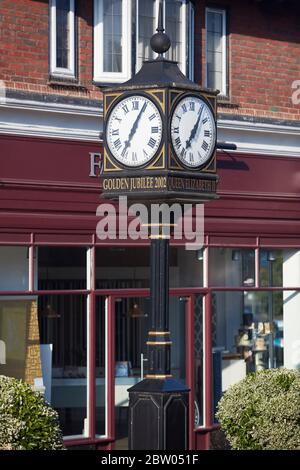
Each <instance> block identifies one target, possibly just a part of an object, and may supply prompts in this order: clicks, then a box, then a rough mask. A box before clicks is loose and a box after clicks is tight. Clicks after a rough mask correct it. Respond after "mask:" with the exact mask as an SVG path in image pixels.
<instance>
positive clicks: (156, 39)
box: [150, 1, 171, 59]
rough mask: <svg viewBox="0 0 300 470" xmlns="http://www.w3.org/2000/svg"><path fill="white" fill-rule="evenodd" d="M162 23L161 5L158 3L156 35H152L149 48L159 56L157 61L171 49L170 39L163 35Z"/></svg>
mask: <svg viewBox="0 0 300 470" xmlns="http://www.w3.org/2000/svg"><path fill="white" fill-rule="evenodd" d="M163 23H164V22H163V5H162V2H161V1H160V2H159V11H158V26H157V29H156V31H157V33H155V34H153V36H152V38H151V39H150V45H151V48H152V50H153V51H154V52H157V54H159V56H158V58H159V59H162V58H163V54H164V53H165V52H167V51H168V50H169V49H170V47H171V41H170V38H169V36H168V35H167V34H166V33H164V31H165V29H164V26H163Z"/></svg>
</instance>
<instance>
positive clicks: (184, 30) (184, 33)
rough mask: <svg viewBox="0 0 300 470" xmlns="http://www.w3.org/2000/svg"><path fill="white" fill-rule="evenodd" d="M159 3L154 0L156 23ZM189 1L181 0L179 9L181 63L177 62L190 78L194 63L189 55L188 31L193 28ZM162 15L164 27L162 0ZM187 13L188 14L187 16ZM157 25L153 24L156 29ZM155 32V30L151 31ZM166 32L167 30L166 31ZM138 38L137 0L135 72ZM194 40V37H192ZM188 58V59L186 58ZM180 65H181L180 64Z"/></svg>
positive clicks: (157, 0) (164, 4) (191, 9)
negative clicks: (187, 55)
mask: <svg viewBox="0 0 300 470" xmlns="http://www.w3.org/2000/svg"><path fill="white" fill-rule="evenodd" d="M159 3H160V0H155V23H156V25H157V21H158V11H159ZM191 5H192V4H191V2H190V1H189V0H182V5H181V9H180V15H181V37H182V46H181V47H182V51H181V52H182V64H178V66H179V68H180V70H181V72H182V73H184V74H185V75H187V72H188V75H187V76H188V78H190V77H191V76H192V75H193V73H194V72H193V67H194V65H193V64H192V65H191V60H192V55H191V49H192V48H191V45H192V44H193V43H191V42H190V40H191V36H190V34H191V33H190V31H191V30H192V31H194V30H193V24H194V23H193V21H194V17H193V13H194V9H193V8H192V6H191ZM163 13H164V14H163V16H164V28H165V27H166V2H165V0H163ZM187 15H188V16H187ZM188 19H189V24H188V23H187V20H188ZM156 27H157V26H155V29H156ZM153 33H155V31H154V32H153ZM166 33H167V34H168V31H166ZM138 40H139V6H138V1H137V9H136V57H135V64H136V65H135V67H136V69H135V72H137V71H138V68H137V67H138V64H137V62H138V61H137V51H138ZM193 41H194V39H193ZM187 52H188V53H189V56H190V57H188V58H187V57H186V54H187ZM155 57H157V54H155ZM187 59H189V61H188V60H187ZM187 62H188V63H189V70H187ZM181 65H182V66H181Z"/></svg>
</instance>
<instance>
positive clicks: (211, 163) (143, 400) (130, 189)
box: [102, 4, 218, 450]
mask: <svg viewBox="0 0 300 470" xmlns="http://www.w3.org/2000/svg"><path fill="white" fill-rule="evenodd" d="M151 47H152V49H153V51H155V52H156V53H157V54H158V57H157V58H156V59H151V60H148V61H145V62H144V64H143V66H142V68H141V70H140V71H139V72H138V73H137V74H136V75H135V76H134V77H133V78H132V79H131V80H129V81H128V82H126V83H124V84H122V85H120V86H116V87H113V88H106V89H105V90H104V91H103V96H104V136H105V138H104V164H103V175H102V187H103V192H102V196H103V197H104V198H108V199H117V198H118V197H119V196H127V198H128V200H129V201H132V200H134V201H139V202H143V203H145V205H147V206H148V207H149V206H151V204H152V203H154V204H161V203H164V204H168V205H169V206H170V205H172V204H173V203H174V202H177V203H178V204H180V205H182V204H184V202H185V201H186V202H187V203H189V204H190V203H194V202H201V203H203V202H204V201H209V200H213V199H216V198H217V195H216V187H217V182H218V176H217V174H216V95H217V94H218V91H216V90H210V89H205V88H202V87H201V86H199V85H198V84H196V83H194V82H192V81H191V80H189V79H187V78H186V77H185V75H183V73H182V72H181V71H180V69H179V68H178V65H177V63H176V62H174V61H171V60H167V59H165V58H164V57H163V54H164V53H165V52H166V51H167V50H168V49H169V47H170V39H169V38H168V36H167V35H166V34H165V33H164V28H163V21H162V5H161V4H160V8H159V25H158V28H157V33H156V34H155V35H154V36H153V37H152V38H151ZM146 103H147V105H146ZM178 139H179V140H178ZM149 212H150V213H151V211H148V213H149ZM145 223H146V222H145ZM168 225H169V226H168ZM147 226H148V228H149V238H150V242H151V282H150V297H151V316H150V330H149V332H148V339H147V346H148V371H147V375H146V377H145V379H144V380H142V381H141V382H139V383H137V384H136V385H134V386H133V387H131V388H130V389H129V390H128V392H129V449H131V450H138V449H140V450H186V449H188V443H189V435H188V430H189V423H188V419H189V409H188V408H189V391H190V390H189V388H188V387H187V385H186V384H184V383H182V382H180V381H178V380H176V379H174V378H173V377H172V370H171V349H172V335H171V333H170V331H169V235H167V234H166V229H167V228H170V223H169V224H166V223H164V221H163V220H161V221H160V225H156V224H154V226H155V228H156V229H159V230H157V231H156V234H155V235H153V230H151V228H153V227H154V226H153V225H152V226H151V220H150V221H149V220H148V223H147ZM191 424H192V423H191ZM190 427H191V426H190Z"/></svg>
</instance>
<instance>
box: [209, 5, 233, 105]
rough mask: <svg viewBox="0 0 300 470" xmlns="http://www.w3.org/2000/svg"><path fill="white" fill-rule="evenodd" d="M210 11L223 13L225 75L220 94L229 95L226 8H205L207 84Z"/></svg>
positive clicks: (223, 61)
mask: <svg viewBox="0 0 300 470" xmlns="http://www.w3.org/2000/svg"><path fill="white" fill-rule="evenodd" d="M208 13H219V14H221V15H222V29H223V35H222V69H223V76H222V89H221V90H220V95H221V96H227V94H228V92H227V78H228V77H227V75H228V71H227V30H226V29H227V28H226V10H223V9H219V8H209V7H207V8H205V41H206V45H205V54H206V55H205V57H206V65H205V84H206V86H208V73H207V69H208V63H207V57H208V47H207V46H208V41H207V15H208Z"/></svg>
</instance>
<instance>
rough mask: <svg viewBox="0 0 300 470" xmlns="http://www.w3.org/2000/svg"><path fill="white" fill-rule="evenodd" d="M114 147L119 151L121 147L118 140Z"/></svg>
mask: <svg viewBox="0 0 300 470" xmlns="http://www.w3.org/2000/svg"><path fill="white" fill-rule="evenodd" d="M114 146H115V147H116V149H117V150H120V148H121V147H122V144H121V141H120V139H117V140H115V141H114Z"/></svg>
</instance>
